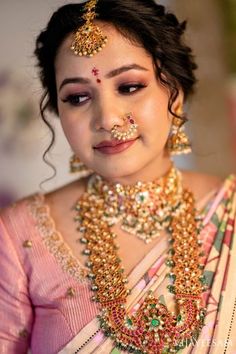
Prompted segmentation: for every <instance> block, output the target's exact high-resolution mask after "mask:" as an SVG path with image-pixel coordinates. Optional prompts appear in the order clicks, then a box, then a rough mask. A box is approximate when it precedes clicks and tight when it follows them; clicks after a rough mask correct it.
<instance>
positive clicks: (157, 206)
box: [88, 168, 183, 243]
mask: <svg viewBox="0 0 236 354" xmlns="http://www.w3.org/2000/svg"><path fill="white" fill-rule="evenodd" d="M173 181H175V183H173ZM108 191H109V193H108ZM88 192H89V193H90V194H94V195H96V197H99V198H101V199H104V208H105V210H106V213H105V215H104V216H103V220H104V221H105V222H106V223H107V224H108V225H109V226H113V225H115V224H116V223H118V222H121V229H122V230H124V231H126V232H129V233H130V234H133V235H136V236H137V237H139V238H141V239H142V240H144V241H145V242H146V243H149V242H150V241H152V239H154V238H155V237H157V236H159V235H160V232H161V231H162V230H164V229H165V228H166V227H168V226H169V225H170V218H169V215H171V214H174V213H175V214H178V213H179V211H180V210H179V209H180V206H181V201H182V193H183V187H182V175H181V173H180V172H179V171H177V170H176V169H174V168H173V169H171V170H170V172H169V174H168V175H167V176H165V177H163V178H160V179H158V180H157V181H154V182H148V183H141V182H138V183H136V184H135V185H131V186H123V185H121V184H120V183H116V184H108V183H106V182H105V181H104V179H103V178H102V177H100V176H98V175H94V176H93V177H92V178H91V179H90V181H89V184H88Z"/></svg>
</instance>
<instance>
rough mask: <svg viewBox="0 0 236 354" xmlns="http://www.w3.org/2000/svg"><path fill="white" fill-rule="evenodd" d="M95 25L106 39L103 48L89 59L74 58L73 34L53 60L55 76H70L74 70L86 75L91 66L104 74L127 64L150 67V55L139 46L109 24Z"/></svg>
mask: <svg viewBox="0 0 236 354" xmlns="http://www.w3.org/2000/svg"><path fill="white" fill-rule="evenodd" d="M97 24H98V25H99V27H100V28H101V30H102V32H103V33H104V34H105V35H106V36H107V38H108V42H107V44H106V46H105V48H103V49H102V51H101V52H99V53H97V54H95V55H94V56H93V57H91V58H88V57H79V56H76V55H75V54H74V52H73V51H72V50H71V49H70V46H71V43H72V41H73V34H70V35H69V36H67V37H66V39H65V40H64V41H63V42H62V45H61V46H60V48H59V50H58V54H57V57H56V60H55V71H56V76H61V75H63V76H64V75H71V74H74V73H75V72H74V71H75V70H76V73H77V74H80V75H82V74H84V75H86V73H90V72H91V66H93V67H94V66H96V67H99V69H100V70H101V71H102V72H103V73H104V74H105V73H106V72H108V71H110V70H112V69H114V68H116V67H120V66H123V65H127V64H133V63H138V64H141V65H146V66H148V67H151V66H152V60H151V57H150V55H148V53H147V52H146V51H145V49H144V48H143V47H142V46H141V45H139V44H136V43H135V42H131V41H130V39H128V38H126V37H124V36H123V35H122V34H121V33H120V32H118V31H117V30H116V29H115V28H114V27H113V26H111V25H109V24H104V23H101V22H97Z"/></svg>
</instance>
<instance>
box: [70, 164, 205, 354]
mask: <svg viewBox="0 0 236 354" xmlns="http://www.w3.org/2000/svg"><path fill="white" fill-rule="evenodd" d="M76 210H77V216H76V220H77V222H78V223H79V228H78V229H79V230H80V232H82V233H83V236H82V238H81V242H82V243H84V244H85V249H84V254H85V255H87V256H88V258H89V260H88V262H87V266H88V267H89V268H90V269H91V272H90V273H89V274H88V276H89V278H90V279H91V281H92V290H93V291H94V292H96V295H95V296H94V297H93V300H95V301H97V302H98V303H99V307H100V309H101V313H100V315H99V319H100V327H101V329H102V330H103V332H104V333H105V335H107V336H109V337H110V338H111V339H112V340H114V342H115V345H116V346H117V347H119V348H121V349H122V350H126V351H128V352H132V353H133V352H135V353H137V354H138V353H139V354H144V353H147V354H154V353H155V354H159V353H160V354H163V353H177V352H178V350H180V349H181V348H183V347H185V346H186V345H188V344H189V343H191V342H192V341H193V340H195V341H196V339H197V337H198V335H199V333H200V331H201V328H202V327H203V325H204V317H205V313H206V309H205V308H204V307H203V305H202V297H201V295H202V292H203V291H204V290H205V287H204V284H205V278H204V276H203V274H202V272H203V265H202V264H201V262H200V258H201V256H202V254H201V249H200V246H201V241H200V240H198V233H199V230H198V221H197V216H196V210H195V202H194V198H193V195H192V193H191V192H190V191H188V190H187V189H185V188H183V186H182V178H181V173H180V172H179V171H178V170H177V169H176V168H175V167H172V168H171V170H170V171H169V172H168V173H167V175H166V176H164V177H162V178H160V179H157V180H156V181H153V182H150V183H144V182H138V183H136V184H135V185H133V186H123V185H121V184H118V183H117V184H109V183H107V182H106V181H105V180H104V179H103V178H101V177H100V176H97V175H93V176H92V177H91V178H90V180H89V183H88V187H87V191H86V193H84V194H83V195H82V197H81V198H80V199H79V201H78V203H77V205H76ZM118 222H121V227H122V229H124V230H126V231H127V232H130V233H132V234H136V235H137V236H138V237H140V238H142V239H143V240H145V242H150V241H151V240H152V239H153V238H154V237H157V236H158V235H159V234H160V231H161V230H163V229H166V230H167V231H168V232H169V233H170V235H171V237H170V250H169V252H168V258H167V260H166V264H167V265H168V266H169V267H170V268H171V272H170V273H169V277H170V279H171V281H172V283H173V284H170V285H169V286H168V289H169V291H170V292H172V293H174V294H175V299H176V303H177V308H178V315H175V314H173V313H171V312H170V311H169V310H168V309H167V307H166V306H165V305H164V304H163V303H161V302H160V301H158V299H157V298H156V297H154V294H153V293H149V294H148V295H147V297H146V298H145V299H144V301H143V302H142V304H141V306H140V307H139V309H138V310H137V311H136V312H135V313H134V314H132V315H129V313H128V311H127V309H126V302H127V297H128V295H129V294H130V290H128V289H127V285H126V283H127V279H126V277H125V276H124V269H123V268H122V266H121V260H120V258H119V256H118V253H117V250H118V247H117V244H116V242H115V239H116V234H115V233H114V232H112V230H111V226H112V225H114V224H116V223H118Z"/></svg>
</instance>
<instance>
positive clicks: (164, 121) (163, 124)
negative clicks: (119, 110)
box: [137, 96, 171, 140]
mask: <svg viewBox="0 0 236 354" xmlns="http://www.w3.org/2000/svg"><path fill="white" fill-rule="evenodd" d="M167 105H168V99H167V98H166V97H165V96H164V97H159V99H158V98H157V99H156V98H155V99H149V100H146V102H145V104H144V105H143V106H142V109H141V112H142V114H141V115H140V119H139V123H140V127H141V129H142V131H143V133H144V135H147V139H156V138H157V136H158V137H159V138H160V139H161V140H163V139H166V136H167V135H168V133H169V130H170V124H171V119H170V115H169V112H168V108H167ZM137 112H138V111H137Z"/></svg>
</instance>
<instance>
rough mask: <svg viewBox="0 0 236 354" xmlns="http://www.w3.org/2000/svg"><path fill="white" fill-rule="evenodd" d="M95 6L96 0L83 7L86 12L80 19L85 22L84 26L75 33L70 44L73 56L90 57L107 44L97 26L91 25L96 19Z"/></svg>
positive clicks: (91, 0) (105, 38)
mask: <svg viewBox="0 0 236 354" xmlns="http://www.w3.org/2000/svg"><path fill="white" fill-rule="evenodd" d="M96 4H97V0H90V1H88V2H87V3H86V4H85V6H84V10H85V11H86V12H85V14H84V15H83V16H82V18H83V19H84V20H85V24H84V25H83V26H82V27H80V28H79V29H78V30H77V31H76V32H75V35H74V40H73V42H72V44H71V50H72V51H73V52H74V54H75V55H79V56H87V57H92V56H93V55H94V54H96V53H98V52H100V51H101V50H102V48H104V47H105V45H106V43H107V37H106V36H104V35H103V34H102V31H101V29H100V28H99V27H98V26H96V25H95V24H93V20H94V19H95V18H96V12H95V8H96Z"/></svg>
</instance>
